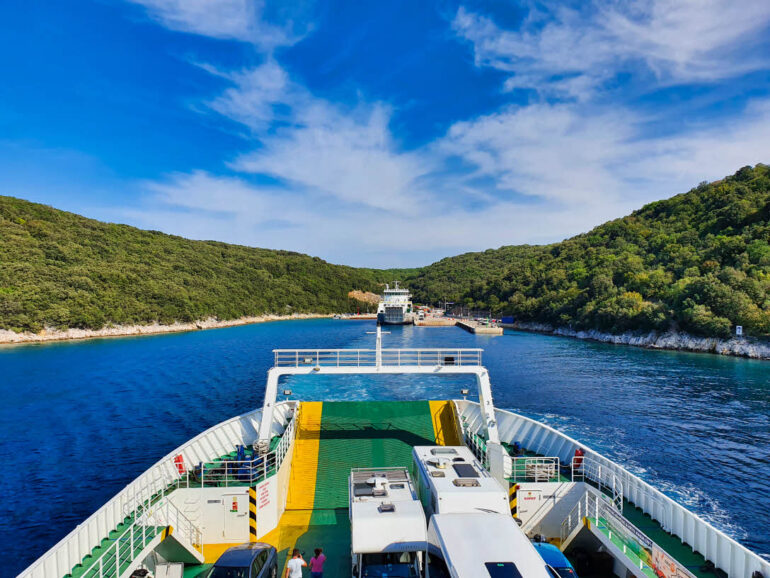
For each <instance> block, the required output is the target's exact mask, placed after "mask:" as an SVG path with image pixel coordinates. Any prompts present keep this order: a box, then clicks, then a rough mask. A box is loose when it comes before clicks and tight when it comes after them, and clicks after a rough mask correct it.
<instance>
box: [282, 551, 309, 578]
mask: <svg viewBox="0 0 770 578" xmlns="http://www.w3.org/2000/svg"><path fill="white" fill-rule="evenodd" d="M303 566H307V562H305V561H304V560H303V559H302V554H300V553H299V550H298V549H297V548H294V552H292V553H291V560H289V561H288V562H287V563H286V578H302V567H303Z"/></svg>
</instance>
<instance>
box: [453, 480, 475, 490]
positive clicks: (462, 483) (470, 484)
mask: <svg viewBox="0 0 770 578" xmlns="http://www.w3.org/2000/svg"><path fill="white" fill-rule="evenodd" d="M452 483H453V484H454V485H455V486H457V487H458V488H478V487H479V486H480V485H481V484H480V483H479V481H478V480H476V479H474V478H455V479H454V480H452Z"/></svg>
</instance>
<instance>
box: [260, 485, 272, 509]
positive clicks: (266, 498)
mask: <svg viewBox="0 0 770 578" xmlns="http://www.w3.org/2000/svg"><path fill="white" fill-rule="evenodd" d="M269 503H270V485H269V484H262V485H261V486H259V489H258V493H257V504H258V505H259V507H260V508H264V507H265V506H267V505H268V504H269Z"/></svg>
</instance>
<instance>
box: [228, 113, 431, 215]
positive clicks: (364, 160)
mask: <svg viewBox="0 0 770 578" xmlns="http://www.w3.org/2000/svg"><path fill="white" fill-rule="evenodd" d="M298 117H299V118H298V119H297V120H298V123H297V124H296V125H295V126H292V127H288V128H284V129H280V130H278V131H277V132H276V133H275V134H272V135H269V136H265V137H263V138H262V139H261V145H262V146H260V148H259V149H257V150H256V151H254V152H252V153H248V154H246V155H243V156H242V157H240V158H239V159H237V161H236V162H234V163H233V164H232V167H233V168H234V169H235V170H238V171H243V172H248V173H259V174H265V175H270V176H271V177H274V178H278V179H281V180H282V181H284V182H286V183H288V184H289V185H290V186H292V187H300V188H303V189H307V190H309V191H315V192H318V193H322V194H325V195H330V196H333V197H337V198H338V199H340V200H343V201H346V202H349V203H360V204H364V205H368V206H371V207H377V208H379V209H383V210H386V211H393V212H399V213H403V212H407V211H410V210H412V209H411V207H412V206H413V205H414V204H415V203H418V202H419V201H420V200H421V198H422V197H423V194H424V193H423V191H422V190H421V189H420V188H419V185H418V180H419V178H420V177H421V176H422V175H424V174H425V173H426V172H427V171H428V170H429V167H428V166H427V162H428V161H427V159H423V158H421V157H420V155H418V154H413V153H406V152H398V151H397V150H396V148H395V146H394V144H393V143H392V138H391V135H390V131H389V129H388V123H389V120H390V115H389V112H388V110H387V109H386V108H385V107H383V106H381V105H374V106H362V107H361V109H360V110H354V111H347V114H346V113H345V112H343V111H339V110H337V109H335V108H334V107H332V106H330V105H328V104H326V103H323V102H312V103H310V107H309V109H307V110H306V111H304V112H303V113H300V114H299V115H298Z"/></svg>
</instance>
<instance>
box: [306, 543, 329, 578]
mask: <svg viewBox="0 0 770 578" xmlns="http://www.w3.org/2000/svg"><path fill="white" fill-rule="evenodd" d="M324 562H326V555H324V549H323V548H316V549H315V556H313V557H312V558H311V559H310V576H312V577H313V578H323V575H324Z"/></svg>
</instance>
